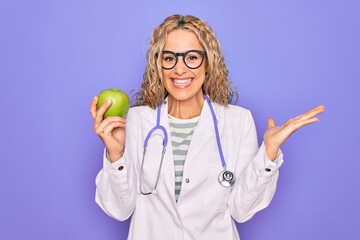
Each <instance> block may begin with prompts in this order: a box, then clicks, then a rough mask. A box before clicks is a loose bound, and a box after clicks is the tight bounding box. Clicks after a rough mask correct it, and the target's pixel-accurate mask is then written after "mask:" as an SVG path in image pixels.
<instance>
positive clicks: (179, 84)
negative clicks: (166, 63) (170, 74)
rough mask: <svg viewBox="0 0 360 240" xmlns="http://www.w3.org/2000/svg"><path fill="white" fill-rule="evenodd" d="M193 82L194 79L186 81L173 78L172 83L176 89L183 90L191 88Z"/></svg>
mask: <svg viewBox="0 0 360 240" xmlns="http://www.w3.org/2000/svg"><path fill="white" fill-rule="evenodd" d="M193 80H194V78H186V79H184V78H182V79H177V78H171V81H172V82H173V85H174V87H175V88H181V89H182V88H187V87H188V86H190V85H191V83H192V81H193Z"/></svg>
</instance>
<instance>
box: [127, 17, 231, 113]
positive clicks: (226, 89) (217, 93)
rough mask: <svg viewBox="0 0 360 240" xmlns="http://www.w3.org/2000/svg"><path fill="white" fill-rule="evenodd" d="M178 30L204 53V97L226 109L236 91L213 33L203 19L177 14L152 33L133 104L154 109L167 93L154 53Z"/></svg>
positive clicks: (159, 64) (160, 68) (158, 51)
mask: <svg viewBox="0 0 360 240" xmlns="http://www.w3.org/2000/svg"><path fill="white" fill-rule="evenodd" d="M178 29H186V30H189V31H191V32H192V33H194V34H195V35H196V37H197V39H198V40H199V42H200V44H201V46H202V47H203V48H204V49H205V51H206V52H207V55H206V62H207V64H206V79H205V82H204V84H203V86H202V89H203V92H204V94H206V95H208V96H209V98H210V100H211V101H213V102H216V103H219V104H221V105H223V106H225V107H227V106H228V103H232V102H233V96H236V98H237V92H236V89H235V88H234V87H232V86H231V81H230V79H229V71H228V69H227V67H226V65H225V62H224V57H223V54H222V50H221V46H220V43H219V42H218V40H217V38H216V36H215V33H214V32H213V30H212V29H211V27H210V26H209V24H207V23H206V22H204V21H203V20H201V19H199V18H197V17H194V16H191V15H187V16H182V15H178V14H176V15H172V16H169V17H167V18H166V19H165V20H164V21H163V22H162V23H161V24H160V25H159V26H158V27H157V28H156V29H155V30H154V31H153V33H152V37H151V41H150V48H149V50H148V52H147V55H146V58H147V65H146V68H145V73H144V76H143V81H142V84H141V90H140V91H139V92H137V93H136V94H135V99H134V105H135V106H143V105H145V106H149V107H151V108H154V109H155V108H156V107H157V106H158V105H159V104H161V103H164V102H165V98H166V97H167V95H168V92H167V91H166V89H165V87H164V85H163V84H162V81H161V79H162V67H161V62H160V58H157V57H156V54H157V53H160V52H162V50H163V48H164V46H165V41H166V38H167V35H168V34H169V33H170V32H172V31H175V30H178ZM235 101H236V100H235Z"/></svg>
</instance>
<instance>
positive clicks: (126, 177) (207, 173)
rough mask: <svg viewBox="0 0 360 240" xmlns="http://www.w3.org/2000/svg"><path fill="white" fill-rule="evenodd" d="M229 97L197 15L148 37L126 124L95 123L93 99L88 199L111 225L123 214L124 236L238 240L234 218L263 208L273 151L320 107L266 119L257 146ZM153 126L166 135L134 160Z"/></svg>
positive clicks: (246, 118) (217, 56)
mask: <svg viewBox="0 0 360 240" xmlns="http://www.w3.org/2000/svg"><path fill="white" fill-rule="evenodd" d="M232 95H233V90H232V88H231V87H230V83H229V79H228V70H227V68H226V66H225V63H224V59H223V55H222V52H221V49H220V45H219V43H218V41H217V39H216V37H215V35H214V32H213V31H212V29H211V28H210V27H209V25H208V24H207V23H205V22H203V21H202V20H200V19H198V18H196V17H193V16H180V15H173V16H170V17H168V18H167V19H165V20H164V22H163V23H162V24H161V25H160V26H159V27H158V28H156V29H155V30H154V32H153V35H152V39H151V44H150V49H149V51H148V54H147V66H146V71H145V74H144V79H143V82H142V89H141V91H140V92H139V93H138V94H137V97H136V105H138V106H136V107H133V108H131V109H130V111H129V113H128V116H127V120H125V119H123V118H121V117H108V118H106V119H104V120H103V119H102V116H103V114H104V112H105V111H106V109H107V108H108V107H109V106H110V105H111V102H106V103H105V104H104V105H103V106H101V107H100V108H99V110H96V104H97V97H95V98H94V100H93V102H92V106H91V110H90V111H91V114H92V116H93V118H94V120H95V122H94V131H95V133H96V134H97V135H98V136H99V137H100V138H101V139H102V141H103V142H104V145H105V149H106V151H105V153H104V166H103V169H102V170H101V171H100V172H99V174H98V176H97V178H96V184H97V189H96V202H97V203H98V204H99V205H100V207H101V208H102V209H103V210H104V211H105V212H106V213H107V214H108V215H110V216H111V217H113V218H115V219H118V220H120V221H122V220H125V219H127V218H129V217H130V216H132V219H131V225H130V231H129V239H206V240H208V239H239V235H238V232H237V228H236V225H235V222H234V221H237V222H244V221H247V220H248V219H250V218H251V217H252V216H253V215H254V214H255V213H256V212H257V211H259V210H261V209H263V208H265V207H266V206H267V205H268V204H269V203H270V201H271V199H272V197H273V195H274V193H275V188H276V183H277V179H278V168H279V167H280V165H281V164H282V162H283V159H282V153H281V151H280V145H281V144H282V143H283V142H284V141H285V140H286V139H287V138H288V137H289V136H290V135H291V134H292V133H293V132H295V131H296V130H297V129H299V128H301V127H302V126H304V125H307V124H309V123H313V122H316V121H318V119H317V118H316V117H315V116H316V115H317V114H319V113H320V112H322V111H324V107H323V106H319V107H317V108H314V109H312V110H310V111H309V112H307V113H304V114H302V115H299V116H298V117H296V118H293V119H290V120H289V121H287V122H286V123H285V124H283V125H281V126H275V123H274V120H273V119H271V118H270V119H269V120H268V129H267V131H266V132H265V134H264V142H263V143H262V144H261V146H260V148H259V145H258V142H257V135H256V129H255V125H254V121H253V118H252V116H251V113H250V111H248V110H246V109H244V108H241V107H238V106H234V105H230V104H228V99H229V98H230V97H231V96H232ZM209 99H210V100H209ZM210 101H211V102H210ZM157 124H159V125H162V126H163V127H164V129H165V131H162V130H157V131H155V132H154V134H153V135H152V136H151V137H149V139H148V141H146V142H147V144H145V145H147V146H148V147H147V149H146V154H145V157H143V153H144V149H143V146H144V141H145V140H146V138H147V135H148V133H149V131H150V130H151V129H152V128H153V127H154V126H155V125H157ZM167 133H169V136H168V137H169V144H168V151H166V152H165V153H164V154H163V157H162V155H161V153H162V149H163V143H164V141H163V138H166V137H167ZM165 144H166V141H165ZM221 155H223V156H224V158H223V159H222V158H221ZM224 169H226V170H229V171H230V172H226V173H225V175H224V174H223V170H224ZM220 172H222V174H220V175H219V173H220ZM231 173H233V174H234V176H233V175H231ZM228 174H230V175H228ZM223 185H225V186H223Z"/></svg>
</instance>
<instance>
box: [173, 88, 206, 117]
mask: <svg viewBox="0 0 360 240" xmlns="http://www.w3.org/2000/svg"><path fill="white" fill-rule="evenodd" d="M204 101H205V100H204V95H203V94H202V93H201V94H198V95H197V96H195V97H194V98H192V99H189V100H177V99H175V98H173V97H172V96H170V95H169V97H168V113H169V114H170V115H171V116H173V117H176V118H180V119H189V118H194V117H197V116H199V115H200V113H201V110H202V107H203V104H204Z"/></svg>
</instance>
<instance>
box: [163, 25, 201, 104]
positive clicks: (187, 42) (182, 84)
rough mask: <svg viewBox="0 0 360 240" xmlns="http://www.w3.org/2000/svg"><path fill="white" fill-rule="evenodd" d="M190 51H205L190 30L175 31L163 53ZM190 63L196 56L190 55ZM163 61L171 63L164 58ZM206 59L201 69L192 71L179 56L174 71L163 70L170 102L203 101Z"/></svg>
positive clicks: (168, 59)
mask: <svg viewBox="0 0 360 240" xmlns="http://www.w3.org/2000/svg"><path fill="white" fill-rule="evenodd" d="M189 50H200V51H204V48H203V47H202V46H201V44H200V43H199V41H198V39H197V37H196V35H195V34H194V33H192V32H190V31H188V30H183V29H179V30H175V31H173V32H170V33H169V34H168V36H167V39H166V43H165V46H164V50H163V51H171V52H174V53H184V52H187V51H189ZM188 55H189V56H187V59H188V61H189V62H191V61H194V59H195V56H191V55H190V54H188ZM164 57H165V59H164ZM162 59H163V61H171V60H172V59H171V58H167V59H166V55H165V54H164V56H163V58H162ZM205 70H206V59H204V61H203V63H202V64H201V66H200V67H199V68H196V69H190V68H188V67H187V66H186V65H185V63H184V61H183V56H178V61H177V63H176V65H175V67H174V68H172V69H169V70H167V69H162V77H163V84H164V86H165V88H166V90H167V91H168V93H169V101H174V100H175V101H184V102H188V103H190V102H192V101H202V100H203V99H204V95H203V92H202V85H203V84H204V81H205Z"/></svg>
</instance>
